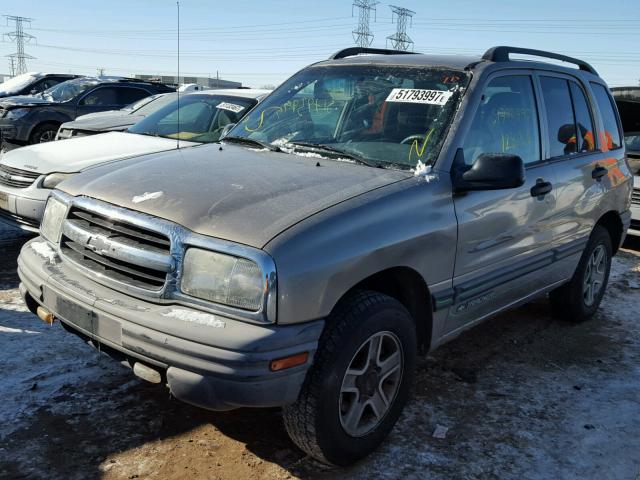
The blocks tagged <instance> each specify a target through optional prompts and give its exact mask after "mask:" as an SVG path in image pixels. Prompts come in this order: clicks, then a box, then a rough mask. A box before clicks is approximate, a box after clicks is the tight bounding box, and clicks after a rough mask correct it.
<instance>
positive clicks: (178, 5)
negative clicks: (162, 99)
mask: <svg viewBox="0 0 640 480" xmlns="http://www.w3.org/2000/svg"><path fill="white" fill-rule="evenodd" d="M176 6H177V7H178V81H177V82H176V83H177V84H178V88H177V90H176V91H177V92H178V112H177V113H178V134H177V135H176V148H177V149H178V150H180V2H176Z"/></svg>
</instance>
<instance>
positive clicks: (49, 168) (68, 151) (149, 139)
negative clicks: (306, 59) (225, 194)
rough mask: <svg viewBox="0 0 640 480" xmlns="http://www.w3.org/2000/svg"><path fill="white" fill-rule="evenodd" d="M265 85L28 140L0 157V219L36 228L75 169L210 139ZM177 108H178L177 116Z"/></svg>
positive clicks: (184, 98)
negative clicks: (63, 135) (105, 129)
mask: <svg viewBox="0 0 640 480" xmlns="http://www.w3.org/2000/svg"><path fill="white" fill-rule="evenodd" d="M268 93H269V91H268V90H250V89H247V90H245V89H234V90H207V91H205V92H196V93H190V94H185V95H181V96H180V101H179V108H178V100H177V99H174V100H173V101H172V102H171V103H169V104H167V105H165V106H164V107H162V108H160V109H159V110H157V111H155V112H154V113H152V114H150V115H149V116H147V117H146V118H144V119H143V120H142V121H140V122H138V123H137V124H136V125H134V126H133V127H131V128H130V129H129V130H128V131H127V132H109V133H102V134H99V135H91V136H84V137H76V138H70V139H67V140H64V141H60V142H49V143H45V144H39V145H29V146H27V147H24V148H18V149H16V150H12V151H10V152H6V153H5V154H4V155H3V156H2V158H1V159H0V221H3V222H4V223H8V224H10V225H12V226H16V227H19V228H21V229H23V230H27V231H33V232H36V231H37V229H38V226H39V225H40V219H41V217H42V213H43V210H44V205H45V202H46V199H47V197H48V196H49V193H50V192H51V189H52V188H54V187H55V186H56V185H58V183H60V182H62V181H63V180H65V179H66V178H68V177H70V176H72V175H74V174H75V173H77V172H80V171H81V170H85V169H87V168H90V167H94V166H96V165H99V164H102V163H106V162H114V161H116V160H123V159H125V158H131V157H135V156H139V155H145V154H149V153H157V152H162V151H166V150H172V149H175V148H176V147H177V146H178V145H179V146H180V148H186V147H192V146H196V145H200V144H202V143H210V142H216V141H217V140H218V139H219V138H220V135H221V134H222V132H223V131H224V130H225V127H226V126H227V125H229V124H231V123H236V122H238V121H239V120H240V119H241V118H242V117H243V116H244V115H245V114H246V113H247V112H248V111H249V110H251V108H253V106H254V105H256V104H257V103H258V101H259V100H261V99H262V98H264V97H265V96H266V95H267V94H268ZM178 111H179V112H180V115H179V121H178Z"/></svg>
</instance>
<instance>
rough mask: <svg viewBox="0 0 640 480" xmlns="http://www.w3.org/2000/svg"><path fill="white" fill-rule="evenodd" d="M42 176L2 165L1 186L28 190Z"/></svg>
mask: <svg viewBox="0 0 640 480" xmlns="http://www.w3.org/2000/svg"><path fill="white" fill-rule="evenodd" d="M39 176H40V174H39V173H38V172H30V171H29V170H20V169H19V168H13V167H8V166H6V165H3V164H1V163H0V185H6V186H8V187H14V188H27V187H29V186H30V185H32V184H33V182H35V181H36V179H37V178H38V177H39Z"/></svg>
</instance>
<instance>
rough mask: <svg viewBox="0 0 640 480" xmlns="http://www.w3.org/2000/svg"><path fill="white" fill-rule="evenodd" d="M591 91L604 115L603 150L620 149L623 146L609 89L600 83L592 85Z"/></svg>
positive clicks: (601, 141) (601, 113)
mask: <svg viewBox="0 0 640 480" xmlns="http://www.w3.org/2000/svg"><path fill="white" fill-rule="evenodd" d="M591 89H592V90H593V95H594V96H595V98H596V103H597V104H598V109H599V110H600V115H602V123H603V124H604V132H603V134H602V138H601V139H600V143H601V145H602V147H603V149H606V150H611V149H614V148H620V146H622V140H621V139H620V130H619V129H618V120H617V117H616V113H615V111H614V110H613V100H611V96H610V95H609V93H608V92H607V89H606V88H605V87H603V86H602V85H600V84H599V83H591Z"/></svg>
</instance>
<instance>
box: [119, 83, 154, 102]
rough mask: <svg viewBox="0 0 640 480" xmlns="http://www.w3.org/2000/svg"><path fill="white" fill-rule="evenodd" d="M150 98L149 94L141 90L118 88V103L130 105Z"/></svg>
mask: <svg viewBox="0 0 640 480" xmlns="http://www.w3.org/2000/svg"><path fill="white" fill-rule="evenodd" d="M148 96H149V92H147V91H146V90H143V89H141V88H130V87H120V88H118V103H119V104H120V105H129V104H130V103H133V102H137V101H138V100H141V99H143V98H145V97H148Z"/></svg>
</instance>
